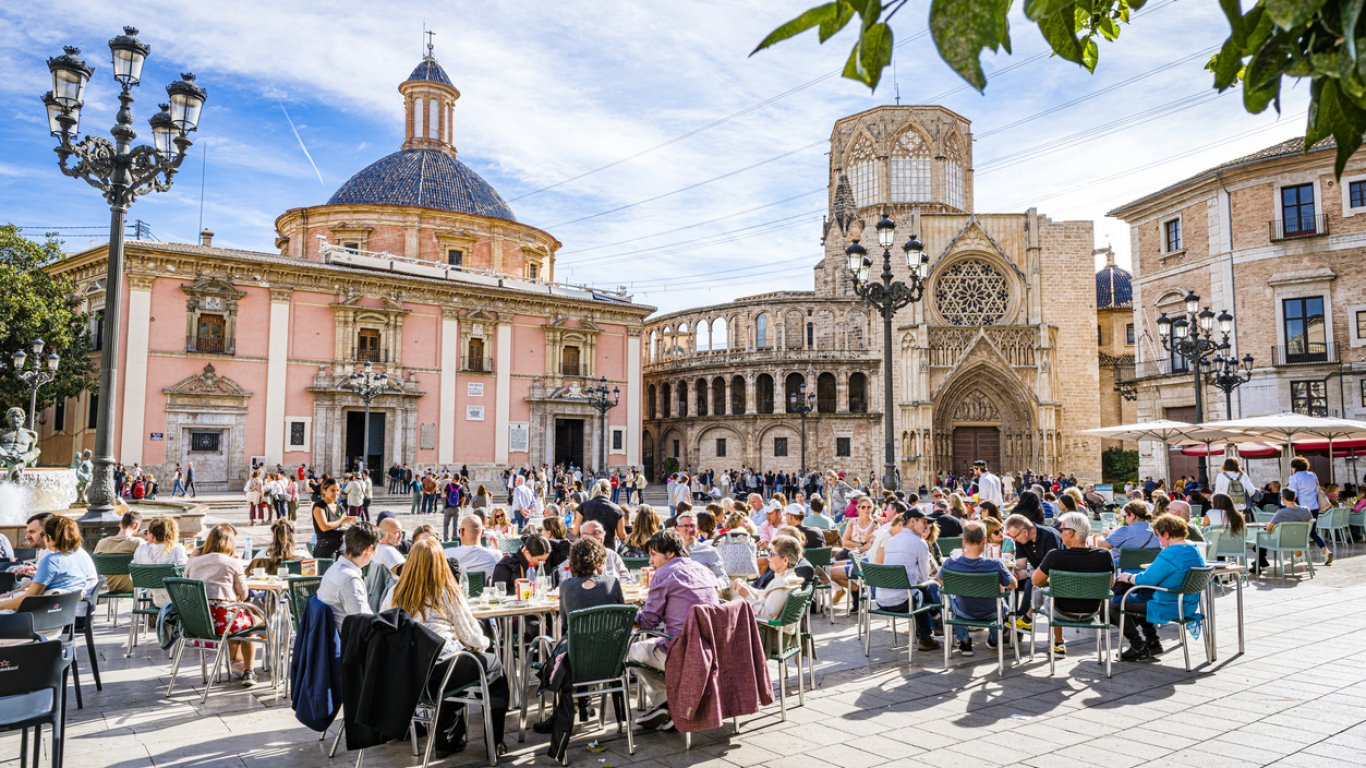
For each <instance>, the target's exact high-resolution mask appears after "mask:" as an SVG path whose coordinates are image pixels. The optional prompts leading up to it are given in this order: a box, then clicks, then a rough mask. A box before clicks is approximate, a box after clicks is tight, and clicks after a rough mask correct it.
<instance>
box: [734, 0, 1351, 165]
mask: <svg viewBox="0 0 1366 768" xmlns="http://www.w3.org/2000/svg"><path fill="white" fill-rule="evenodd" d="M1146 1H1147V0H1025V4H1024V12H1025V16H1026V18H1028V19H1029V21H1031V22H1032V23H1033V24H1034V25H1035V26H1037V27H1038V29H1039V33H1040V34H1041V35H1042V36H1043V38H1044V40H1045V41H1046V42H1047V43H1048V45H1049V47H1050V48H1052V50H1053V53H1054V54H1056V55H1057V56H1059V57H1061V58H1063V59H1066V60H1068V61H1071V62H1074V63H1076V64H1078V65H1080V66H1082V67H1085V68H1086V69H1087V71H1091V72H1094V71H1095V68H1096V64H1097V63H1098V61H1099V58H1100V48H1099V45H1098V41H1099V40H1107V41H1111V40H1115V39H1117V38H1118V37H1119V33H1120V25H1121V24H1128V23H1129V22H1130V14H1131V13H1132V12H1134V11H1137V10H1139V9H1141V8H1142V7H1143V5H1144V4H1145V3H1146ZM1011 2H1012V0H931V1H930V4H929V6H930V8H929V29H930V34H931V36H932V37H933V38H934V43H935V46H936V47H937V48H938V49H939V56H940V57H941V58H942V59H943V60H944V62H945V63H946V64H948V65H949V66H950V67H952V68H953V70H954V71H955V72H957V73H958V74H959V76H960V77H962V78H963V79H964V80H966V81H967V82H968V83H969V84H971V85H972V86H973V87H974V88H976V89H977V90H979V91H981V90H983V89H985V88H986V85H987V79H986V75H985V74H984V73H983V72H982V64H981V55H982V51H984V50H988V49H990V50H991V51H1002V50H1004V51H1005V52H1006V53H1010V52H1011V48H1010V23H1009V20H1008V14H1009V13H1010V7H1011ZM1218 2H1219V6H1220V8H1221V9H1222V10H1223V12H1224V16H1225V18H1227V19H1228V22H1229V28H1230V33H1229V36H1228V38H1227V39H1226V40H1224V43H1223V46H1222V47H1221V48H1220V49H1219V52H1218V53H1217V54H1215V56H1214V57H1213V58H1212V59H1211V60H1210V62H1209V64H1208V69H1209V71H1210V72H1211V73H1212V74H1213V76H1214V87H1215V88H1217V89H1219V90H1220V91H1225V90H1227V89H1229V88H1233V87H1235V86H1238V85H1241V86H1242V88H1243V106H1244V108H1245V109H1246V110H1247V111H1248V112H1251V113H1254V114H1257V113H1261V112H1263V111H1265V110H1266V108H1267V107H1268V106H1274V107H1275V108H1276V110H1277V111H1278V112H1279V111H1280V95H1281V88H1282V84H1283V82H1284V80H1285V78H1290V79H1291V80H1302V79H1306V78H1307V79H1308V80H1309V81H1310V97H1311V102H1310V107H1309V119H1308V125H1307V126H1306V128H1305V137H1304V139H1305V148H1306V149H1308V148H1309V147H1311V146H1313V145H1314V144H1316V143H1318V142H1319V141H1321V140H1323V139H1324V138H1327V137H1329V136H1331V137H1333V138H1334V139H1335V140H1336V141H1337V164H1336V167H1335V171H1336V173H1337V175H1338V176H1339V177H1341V176H1342V171H1343V168H1344V167H1345V166H1346V164H1347V159H1348V158H1350V157H1351V156H1352V153H1353V152H1355V151H1356V150H1357V148H1358V147H1360V146H1361V142H1362V134H1363V132H1366V58H1363V57H1362V56H1361V55H1360V54H1361V51H1362V49H1363V48H1366V22H1364V21H1363V18H1362V17H1363V14H1362V7H1363V5H1364V4H1366V0H1258V2H1257V4H1256V5H1254V6H1253V7H1252V8H1251V9H1249V10H1248V11H1247V12H1246V13H1244V12H1243V10H1242V4H1241V3H1240V2H1239V0H1218ZM906 3H907V0H890V2H887V3H885V4H884V3H883V2H881V0H834V2H829V3H825V4H823V5H818V6H816V7H814V8H811V9H809V10H807V11H806V12H805V13H803V14H802V15H800V16H798V17H797V18H795V19H793V20H791V21H789V22H787V23H786V24H783V25H782V26H780V27H778V28H777V29H775V30H773V32H771V33H769V35H768V37H766V38H764V40H763V41H762V42H760V43H759V46H758V47H757V48H755V49H754V52H753V53H751V54H750V55H751V56H752V55H754V53H758V52H759V51H762V50H763V49H765V48H768V47H770V46H772V45H774V44H776V43H779V42H781V41H783V40H786V39H788V38H790V37H793V36H795V35H798V34H800V33H802V32H805V31H806V30H808V29H812V28H816V29H817V30H819V35H820V42H822V43H824V42H825V41H827V40H829V39H830V38H832V37H834V36H835V34H836V33H838V32H839V31H840V30H842V29H844V28H845V27H846V26H848V25H849V24H850V22H852V21H853V20H854V19H855V18H857V19H858V37H857V39H856V40H855V41H854V45H853V49H852V50H851V51H850V54H849V60H848V62H847V63H846V64H845V67H844V76H845V77H847V78H850V79H852V80H857V81H859V82H861V83H863V84H865V85H867V86H868V87H869V88H871V89H876V88H877V84H878V81H879V80H880V79H881V77H882V71H883V69H885V68H886V67H887V65H888V64H890V63H891V60H892V44H893V43H892V29H891V26H890V25H889V23H888V22H890V21H891V19H892V17H893V16H895V15H896V13H897V12H898V11H900V10H901V9H902V8H903V7H904V6H905V5H906Z"/></svg>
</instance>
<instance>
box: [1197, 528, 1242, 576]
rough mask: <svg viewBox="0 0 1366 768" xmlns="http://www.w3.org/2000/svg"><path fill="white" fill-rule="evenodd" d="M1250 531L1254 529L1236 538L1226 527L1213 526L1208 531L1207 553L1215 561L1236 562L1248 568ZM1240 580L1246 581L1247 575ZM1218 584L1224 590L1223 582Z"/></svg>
mask: <svg viewBox="0 0 1366 768" xmlns="http://www.w3.org/2000/svg"><path fill="white" fill-rule="evenodd" d="M1250 531H1252V529H1251V528H1248V529H1245V530H1244V532H1243V535H1241V536H1235V535H1234V534H1233V533H1231V532H1229V530H1228V528H1226V527H1224V526H1221V525H1216V526H1211V527H1210V528H1209V529H1208V530H1207V531H1206V534H1207V536H1208V540H1209V548H1208V551H1207V555H1208V557H1210V558H1213V559H1215V560H1234V561H1236V562H1238V563H1239V564H1240V565H1243V566H1246V565H1247V534H1248V532H1250ZM1238 578H1241V579H1244V580H1246V579H1247V573H1246V572H1244V573H1243V574H1242V575H1240V576H1239V577H1238ZM1218 583H1219V586H1220V587H1221V588H1222V587H1223V582H1222V581H1220V582H1218Z"/></svg>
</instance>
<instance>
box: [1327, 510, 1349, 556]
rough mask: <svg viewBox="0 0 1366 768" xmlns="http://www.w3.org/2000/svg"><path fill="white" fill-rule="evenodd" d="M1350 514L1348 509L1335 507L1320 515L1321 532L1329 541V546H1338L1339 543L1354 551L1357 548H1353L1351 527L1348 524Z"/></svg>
mask: <svg viewBox="0 0 1366 768" xmlns="http://www.w3.org/2000/svg"><path fill="white" fill-rule="evenodd" d="M1348 514H1350V512H1349V510H1348V509H1347V508H1346V507H1333V508H1332V509H1329V510H1325V511H1323V512H1320V513H1319V531H1320V532H1321V533H1322V534H1323V536H1324V538H1325V539H1327V543H1329V544H1334V545H1335V544H1337V543H1338V542H1339V541H1340V542H1342V543H1343V544H1344V545H1346V546H1347V547H1348V548H1350V549H1352V551H1356V548H1355V547H1353V546H1352V531H1351V526H1350V525H1349V524H1348V522H1347V516H1348Z"/></svg>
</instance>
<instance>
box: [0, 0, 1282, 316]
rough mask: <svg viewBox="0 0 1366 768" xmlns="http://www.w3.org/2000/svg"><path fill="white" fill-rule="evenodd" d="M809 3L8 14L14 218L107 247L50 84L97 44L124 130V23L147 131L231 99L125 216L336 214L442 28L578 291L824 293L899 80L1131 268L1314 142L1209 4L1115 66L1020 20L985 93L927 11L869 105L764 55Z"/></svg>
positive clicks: (998, 188)
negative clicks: (1276, 146) (1247, 177)
mask: <svg viewBox="0 0 1366 768" xmlns="http://www.w3.org/2000/svg"><path fill="white" fill-rule="evenodd" d="M814 2H815V0H799V1H796V2H794V1H791V0H782V2H776V1H775V2H763V3H760V2H742V3H736V2H721V1H719V0H718V1H716V2H668V3H639V2H617V1H616V0H597V1H595V2H589V1H587V0H566V1H565V2H557V3H548V2H532V3H515V4H514V3H496V4H495V3H487V2H484V3H476V2H468V1H467V0H459V1H458V2H454V1H452V0H444V1H443V2H435V1H432V2H391V3H383V4H380V3H373V2H359V1H358V0H334V1H333V2H329V3H303V2H288V1H285V0H274V1H273V2H263V1H261V0H238V1H237V2H235V3H233V4H231V6H227V5H226V4H218V3H194V4H189V3H178V2H167V1H165V0H127V1H126V2H122V3H84V4H82V6H83V7H82V8H81V9H80V12H79V13H71V8H70V7H69V6H68V7H60V6H53V5H52V4H51V3H47V2H29V1H27V0H25V1H24V2H14V3H7V4H5V6H4V7H3V8H0V67H3V71H4V72H6V74H7V77H5V78H4V79H0V110H3V112H2V114H3V115H4V116H5V117H6V118H9V119H5V120H0V146H3V147H4V148H5V151H4V152H3V154H0V221H4V222H12V223H15V224H19V225H21V226H26V227H39V228H40V229H38V230H29V231H27V232H26V234H29V235H31V236H37V235H40V234H41V232H42V230H43V229H47V228H51V229H60V230H62V231H64V232H66V233H69V234H68V236H67V237H66V242H67V247H68V249H72V250H76V249H79V248H83V247H86V246H88V245H90V244H91V243H93V242H96V241H102V240H103V238H104V237H105V236H106V233H105V232H104V231H103V228H104V227H105V226H106V225H107V221H108V211H107V208H106V207H105V206H104V205H103V203H102V201H101V199H100V198H99V196H98V194H97V193H96V192H95V191H94V190H93V189H91V188H89V187H87V186H86V185H85V184H83V183H82V182H79V181H76V180H73V179H68V178H66V177H64V176H62V175H61V174H60V172H59V171H58V170H57V168H56V167H55V165H56V164H55V155H53V153H52V151H51V148H52V140H51V139H50V138H49V137H48V136H47V130H46V124H45V123H46V120H45V116H44V112H43V107H42V104H41V103H40V102H39V97H40V96H41V94H42V93H43V92H44V91H45V90H47V89H48V88H49V87H50V86H49V84H48V83H49V78H48V73H47V68H46V66H45V59H46V57H48V56H51V55H55V54H56V53H58V52H59V51H60V48H61V46H62V45H64V44H74V45H77V46H79V47H81V48H82V49H83V50H84V51H85V55H86V58H87V61H89V62H90V63H92V64H94V65H95V66H96V67H97V69H96V74H95V77H94V79H93V80H92V82H91V85H90V87H89V88H88V89H87V106H86V109H85V110H84V114H83V116H82V126H81V127H82V129H83V130H87V131H92V130H93V131H98V132H100V133H102V134H103V133H104V132H105V131H107V128H108V126H109V125H111V124H112V122H113V114H114V109H115V107H116V104H117V102H116V98H115V97H116V95H117V92H116V87H115V85H114V83H113V81H112V79H111V78H110V76H109V64H108V49H107V47H106V45H105V43H106V41H107V40H108V39H109V38H110V37H112V36H114V35H115V34H117V33H118V31H119V28H120V27H121V26H122V25H124V24H133V25H135V26H137V27H139V28H140V30H141V35H140V37H141V39H142V40H144V41H145V42H148V43H150V44H151V45H152V56H151V58H150V59H149V61H148V65H147V68H146V70H145V71H144V84H143V86H142V87H141V88H139V89H138V93H137V94H136V95H137V97H138V99H139V101H138V103H137V104H136V105H135V107H134V111H135V118H136V120H137V122H138V124H139V125H140V126H144V127H145V125H146V119H147V118H148V117H150V116H151V115H152V114H153V112H155V111H156V103H157V102H158V101H161V100H164V90H163V88H164V86H165V84H166V83H169V82H171V81H172V80H174V79H175V78H176V76H177V73H179V72H181V71H193V72H195V73H196V74H197V75H198V77H199V82H200V83H201V84H202V85H203V86H205V87H206V88H207V89H208V91H209V102H208V105H207V106H206V108H205V111H204V115H203V118H202V120H201V129H200V131H199V133H198V134H196V135H195V137H194V138H195V140H196V142H197V143H196V146H195V147H194V148H193V149H192V150H191V153H192V155H191V157H190V158H189V159H187V161H186V162H185V164H184V166H183V167H182V169H181V173H180V176H179V177H178V179H177V183H176V185H175V187H174V189H173V190H172V191H171V192H169V193H165V194H153V195H149V196H147V197H144V198H141V199H139V200H138V202H137V203H136V204H135V205H134V206H133V208H132V210H131V213H130V216H129V218H130V219H142V220H144V221H145V222H147V224H148V225H149V226H150V228H151V232H152V233H153V235H154V236H155V237H157V238H158V239H161V240H167V241H181V242H186V241H193V240H194V239H195V233H196V232H197V231H198V229H199V221H200V215H201V213H200V211H201V175H202V179H203V196H202V204H203V205H202V207H203V214H202V215H203V223H204V226H206V227H208V228H210V229H213V230H214V231H215V233H216V239H215V244H216V245H223V246H230V247H240V248H250V249H257V250H266V251H269V250H272V248H273V240H274V220H275V217H277V216H278V215H279V214H280V213H282V212H284V211H285V210H286V209H288V208H291V207H296V206H301V205H314V204H319V203H323V202H325V201H326V200H327V199H328V197H329V196H330V195H331V194H332V192H333V191H334V190H335V189H336V188H337V187H339V186H340V185H341V184H342V183H343V182H344V181H345V180H346V179H347V178H348V177H349V176H350V175H351V174H353V173H355V172H356V171H358V170H360V169H361V168H363V167H365V166H366V165H368V164H369V163H371V162H373V161H374V160H376V159H378V158H380V157H382V156H383V155H385V154H388V153H390V152H392V151H394V150H396V149H397V148H398V145H399V144H400V143H401V142H402V139H403V125H402V114H401V112H402V104H401V101H400V97H399V95H398V93H397V91H396V86H397V84H398V83H399V82H400V81H401V80H403V78H404V77H406V76H407V74H408V73H409V72H410V71H411V70H412V68H413V67H414V66H415V65H416V64H417V62H418V61H419V60H420V58H421V55H422V51H423V47H422V42H423V38H422V34H421V32H422V26H423V24H424V23H425V24H426V25H427V26H429V27H430V28H432V29H434V30H435V31H436V33H437V34H436V39H435V42H436V55H437V58H438V60H439V61H440V62H441V64H442V66H443V67H445V69H446V71H447V72H448V73H449V75H450V77H451V79H452V81H453V82H454V83H455V85H456V87H457V88H459V89H460V91H461V93H462V97H461V99H460V101H459V102H458V104H457V106H456V123H455V137H456V141H455V143H456V146H457V147H458V149H459V151H460V157H461V159H462V160H463V161H464V162H466V163H467V164H469V165H470V166H471V167H473V168H474V169H475V170H476V171H478V172H479V173H480V174H481V175H483V176H484V178H485V179H487V180H488V181H489V182H490V183H491V184H493V186H494V187H495V188H496V189H498V190H499V191H500V192H501V193H502V195H503V197H504V198H506V199H507V200H508V201H509V203H510V204H511V206H512V208H513V210H514V211H515V212H516V214H517V216H518V218H519V219H520V220H521V221H523V222H526V223H528V224H531V225H534V226H538V227H541V228H543V229H546V230H548V231H549V232H551V233H552V234H553V235H555V236H556V237H557V238H559V239H560V240H561V241H562V242H563V243H564V248H563V249H562V250H561V251H560V256H559V260H558V266H557V270H558V276H559V277H560V279H562V280H566V281H570V282H576V283H593V284H598V285H602V286H606V287H611V286H616V285H626V286H627V287H628V288H630V289H631V290H632V291H633V292H634V294H635V296H636V298H637V299H638V300H640V301H642V302H645V303H649V304H653V305H655V306H658V307H660V308H661V309H664V310H674V309H682V308H685V307H690V306H697V305H701V304H712V303H718V302H723V301H728V300H730V299H733V298H736V297H739V296H744V295H749V294H754V293H759V292H764V291H769V290H778V289H810V287H811V272H810V267H811V266H812V265H814V264H815V263H816V262H817V261H818V260H819V258H820V255H821V249H820V245H819V237H820V220H821V214H822V213H823V209H824V191H825V184H826V172H827V165H826V163H827V160H826V157H825V152H826V148H827V143H826V142H827V140H828V138H829V134H830V128H831V125H832V123H833V122H834V121H835V120H837V119H838V118H840V117H841V116H844V115H847V114H850V113H853V112H857V111H860V110H864V109H868V108H870V107H873V106H877V105H880V104H887V103H893V102H894V99H895V94H896V87H895V86H896V85H899V90H900V95H901V103H903V104H917V103H935V104H943V105H944V106H947V107H949V108H951V109H954V110H956V111H958V112H960V113H962V114H963V115H965V116H966V117H968V118H969V119H970V120H972V121H973V131H974V134H975V136H976V143H975V146H974V153H975V156H974V157H975V168H976V208H977V210H978V211H979V212H1017V211H1023V210H1024V209H1026V208H1029V207H1037V208H1038V209H1039V210H1040V211H1041V212H1042V213H1044V214H1046V215H1048V216H1050V217H1052V218H1053V219H1093V220H1095V221H1096V239H1097V244H1098V245H1104V244H1105V243H1106V242H1111V243H1113V245H1114V247H1115V250H1116V252H1117V253H1119V254H1120V256H1121V262H1122V263H1123V262H1125V261H1126V260H1127V255H1128V242H1129V234H1128V228H1127V227H1126V226H1125V225H1124V224H1123V223H1121V222H1119V221H1117V220H1114V219H1107V218H1105V216H1104V214H1105V212H1106V211H1107V210H1109V209H1111V208H1113V207H1114V206H1115V205H1117V204H1120V203H1123V202H1125V201H1127V200H1130V199H1133V198H1135V197H1138V196H1140V195H1142V194H1144V193H1147V192H1150V191H1153V190H1156V189H1158V188H1160V187H1162V186H1164V185H1166V184H1168V183H1171V182H1172V181H1175V180H1177V179H1180V178H1182V177H1184V176H1187V175H1190V174H1192V173H1195V172H1198V171H1200V170H1202V169H1204V168H1206V167H1209V166H1211V165H1214V164H1217V163H1219V162H1222V161H1223V160H1227V159H1230V158H1233V157H1236V156H1239V155H1241V154H1245V153H1247V152H1251V151H1254V150H1256V149H1258V148H1260V147H1263V146H1267V145H1270V144H1273V143H1276V142H1278V141H1282V140H1284V139H1286V138H1289V137H1292V136H1298V135H1301V134H1302V133H1303V127H1304V110H1305V108H1306V105H1307V91H1308V89H1307V87H1303V88H1298V89H1296V90H1295V91H1293V92H1291V93H1288V94H1287V95H1286V98H1285V99H1284V102H1283V110H1282V111H1283V114H1282V115H1281V116H1277V115H1276V114H1275V112H1274V111H1268V113H1266V114H1263V115H1257V116H1252V115H1247V114H1246V113H1244V112H1243V110H1242V107H1241V101H1240V94H1238V93H1236V92H1234V93H1230V94H1226V95H1224V96H1215V95H1214V93H1213V91H1212V89H1211V87H1210V77H1209V75H1208V73H1206V72H1205V71H1204V69H1203V65H1204V62H1205V60H1206V59H1207V58H1208V56H1209V53H1210V52H1211V51H1205V50H1204V49H1206V48H1210V47H1211V46H1216V45H1217V44H1219V43H1220V42H1222V40H1223V39H1224V37H1225V36H1226V34H1227V32H1226V28H1227V25H1226V22H1225V21H1224V20H1223V18H1222V16H1221V15H1220V14H1219V11H1218V6H1217V4H1216V3H1215V2H1213V0H1187V1H1186V2H1179V3H1178V2H1171V0H1153V2H1151V3H1150V10H1148V11H1146V12H1145V13H1144V15H1142V16H1140V17H1139V18H1137V19H1136V21H1135V24H1134V25H1133V26H1130V27H1126V28H1125V29H1124V32H1123V35H1122V36H1121V39H1120V41H1119V42H1118V43H1117V44H1109V45H1102V49H1101V64H1100V68H1099V72H1098V74H1096V75H1094V76H1093V75H1089V74H1087V73H1086V72H1085V71H1084V70H1081V69H1079V68H1078V67H1076V66H1074V65H1072V64H1070V63H1068V62H1065V61H1062V60H1059V59H1055V58H1051V57H1049V56H1046V55H1044V54H1045V51H1046V47H1045V45H1044V43H1043V41H1042V39H1041V38H1040V37H1039V34H1038V32H1037V30H1036V29H1035V28H1033V27H1032V26H1031V25H1028V24H1026V23H1025V22H1024V20H1023V18H1020V17H1019V9H1018V8H1017V9H1016V11H1015V15H1016V17H1017V18H1016V21H1015V24H1014V26H1013V32H1014V35H1013V37H1014V44H1015V46H1014V48H1015V54H1014V55H1013V56H994V57H989V58H988V59H987V60H986V61H985V69H986V71H987V72H988V75H989V76H990V75H991V74H992V73H993V72H995V73H997V74H996V75H995V76H994V77H991V81H990V83H989V85H988V87H987V90H986V93H985V94H977V93H975V92H974V91H972V90H971V89H970V88H968V87H967V86H965V85H964V83H963V82H962V81H961V80H959V79H958V78H957V76H956V75H954V74H953V73H952V72H951V71H950V70H949V69H948V68H947V67H946V66H945V65H944V64H943V63H942V62H940V60H939V59H938V56H937V55H936V53H935V51H934V48H933V44H932V43H931V41H930V39H929V37H928V35H926V34H924V32H925V16H926V13H927V11H926V8H927V4H926V3H915V4H912V5H910V6H907V8H906V9H904V10H903V11H901V13H899V14H898V16H897V18H896V20H895V22H894V30H895V32H896V36H897V41H898V43H899V44H900V45H899V47H898V48H897V49H896V58H895V62H896V77H895V83H894V81H893V78H892V75H891V73H890V72H889V73H888V76H887V78H886V79H885V80H884V82H883V84H882V85H881V86H880V87H879V88H878V91H877V92H876V93H875V94H873V93H869V91H868V90H867V89H866V88H864V87H863V86H861V85H859V84H857V83H855V82H853V81H850V80H844V79H842V78H840V77H838V76H832V75H834V73H836V72H837V70H839V69H840V68H841V67H842V65H843V61H844V57H845V56H846V55H847V51H848V45H849V44H850V42H851V40H850V35H851V34H852V33H851V32H846V33H844V34H842V35H841V36H840V37H837V38H835V39H834V40H832V41H831V42H829V43H827V44H826V45H824V46H818V45H817V44H816V39H815V37H814V35H804V36H802V37H800V38H797V39H794V40H792V41H789V42H788V43H785V44H783V45H780V46H778V47H777V48H775V49H772V50H770V51H766V52H764V53H761V54H759V55H757V56H755V57H753V58H747V55H748V53H749V52H750V50H751V49H752V48H753V47H754V45H755V44H756V42H757V41H758V40H760V39H762V38H763V36H764V35H765V34H766V33H767V32H768V31H769V30H770V29H772V28H773V27H775V26H777V25H778V24H779V23H781V22H783V21H785V20H787V19H788V18H790V17H791V16H794V15H796V14H797V13H799V12H800V11H801V10H803V9H804V8H805V7H807V6H809V5H812V4H814ZM229 8H230V10H229ZM1183 60H1184V61H1183ZM286 114H288V118H287V117H286ZM289 119H292V120H293V123H294V127H295V128H296V129H297V132H298V139H296V137H295V133H294V131H293V130H291V126H290V123H289ZM699 129H700V130H699ZM145 133H146V132H145ZM143 138H144V139H146V138H147V137H146V136H144V137H143ZM301 144H302V147H306V148H307V151H308V153H309V155H311V158H312V162H310V159H309V157H308V156H306V155H305V152H304V150H303V148H302V147H301ZM206 153H207V164H205V159H206ZM314 164H316V169H315V167H314ZM604 166H608V167H606V168H604ZM319 177H321V181H320V179H319ZM717 177H724V178H717ZM82 227H84V228H88V229H79V228H82ZM87 233H88V235H87Z"/></svg>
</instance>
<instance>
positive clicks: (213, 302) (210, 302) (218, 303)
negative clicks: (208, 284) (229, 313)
mask: <svg viewBox="0 0 1366 768" xmlns="http://www.w3.org/2000/svg"><path fill="white" fill-rule="evenodd" d="M222 308H223V300H222V299H220V298H218V297H217V296H209V297H208V298H206V299H204V309H214V310H217V309H222Z"/></svg>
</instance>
